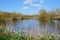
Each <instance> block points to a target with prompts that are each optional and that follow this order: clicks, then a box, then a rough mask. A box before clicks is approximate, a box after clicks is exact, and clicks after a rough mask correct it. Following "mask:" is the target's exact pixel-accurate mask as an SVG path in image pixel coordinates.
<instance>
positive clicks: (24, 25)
mask: <svg viewBox="0 0 60 40" xmlns="http://www.w3.org/2000/svg"><path fill="white" fill-rule="evenodd" d="M6 29H7V30H10V31H12V30H17V31H23V32H24V33H25V34H27V35H34V36H38V35H40V33H42V34H45V33H47V32H48V33H54V34H55V35H60V21H58V20H37V19H28V20H26V19H25V20H16V21H14V22H13V21H7V22H6Z"/></svg>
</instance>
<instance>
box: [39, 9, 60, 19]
mask: <svg viewBox="0 0 60 40" xmlns="http://www.w3.org/2000/svg"><path fill="white" fill-rule="evenodd" d="M39 14H40V15H39V18H40V19H54V20H55V19H56V20H60V9H54V10H51V11H46V10H44V9H42V10H40V12H39Z"/></svg>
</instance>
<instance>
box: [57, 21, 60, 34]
mask: <svg viewBox="0 0 60 40" xmlns="http://www.w3.org/2000/svg"><path fill="white" fill-rule="evenodd" d="M57 27H58V28H57V32H58V33H59V34H60V21H58V24H57Z"/></svg>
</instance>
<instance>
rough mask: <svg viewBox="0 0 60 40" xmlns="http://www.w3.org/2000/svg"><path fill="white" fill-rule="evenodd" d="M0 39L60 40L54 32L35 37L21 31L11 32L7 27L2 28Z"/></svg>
mask: <svg viewBox="0 0 60 40" xmlns="http://www.w3.org/2000/svg"><path fill="white" fill-rule="evenodd" d="M0 40H58V39H57V37H55V36H54V34H45V35H42V34H40V36H39V37H38V38H34V37H32V36H28V35H24V34H23V33H22V32H20V31H13V32H9V31H7V30H6V29H3V28H0Z"/></svg>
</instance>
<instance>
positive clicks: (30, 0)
mask: <svg viewBox="0 0 60 40" xmlns="http://www.w3.org/2000/svg"><path fill="white" fill-rule="evenodd" d="M34 1H35V0H25V1H24V4H31V3H33V2H34Z"/></svg>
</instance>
